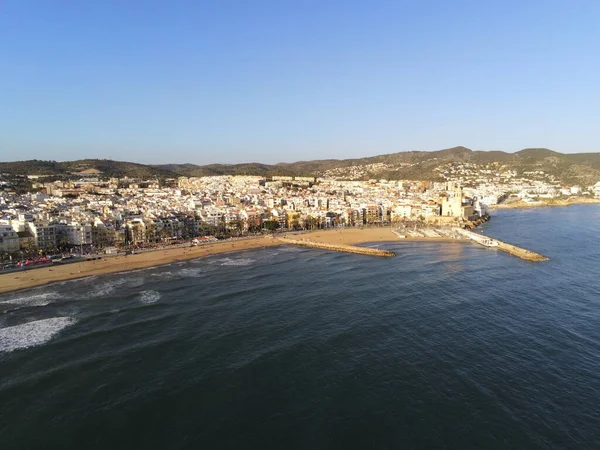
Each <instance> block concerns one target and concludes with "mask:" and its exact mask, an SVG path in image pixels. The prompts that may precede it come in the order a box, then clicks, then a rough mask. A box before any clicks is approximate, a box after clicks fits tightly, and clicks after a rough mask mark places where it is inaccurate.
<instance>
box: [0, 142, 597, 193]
mask: <svg viewBox="0 0 600 450" xmlns="http://www.w3.org/2000/svg"><path fill="white" fill-rule="evenodd" d="M459 163H463V164H464V163H470V164H475V165H489V164H493V163H498V164H500V165H504V166H506V167H507V168H509V169H513V170H516V171H517V172H518V173H519V174H522V173H523V172H530V171H540V170H541V171H544V172H546V173H549V174H552V175H554V176H555V177H557V178H558V179H560V180H562V181H564V182H566V183H580V184H591V183H595V182H597V181H598V180H600V153H574V154H564V153H558V152H555V151H552V150H549V149H546V148H527V149H523V150H521V151H518V152H516V153H507V152H502V151H473V150H470V149H468V148H466V147H453V148H449V149H445V150H437V151H430V152H426V151H409V152H399V153H391V154H385V155H378V156H371V157H366V158H355V159H343V160H336V159H324V160H315V161H297V162H294V163H278V164H271V165H270V164H262V163H244V164H210V165H205V166H199V165H195V164H163V165H145V164H137V163H131V162H124V161H111V160H106V159H84V160H78V161H66V162H57V161H40V160H30V161H17V162H5V163H0V173H8V174H12V175H50V176H58V177H66V176H75V174H77V173H80V172H87V173H89V174H92V173H95V174H97V176H100V177H125V176H127V177H132V178H143V179H148V178H159V179H165V178H173V177H178V176H187V177H199V176H211V175H260V176H272V175H298V176H323V175H330V176H338V177H340V178H353V179H368V178H373V177H376V178H389V179H422V180H435V179H437V178H438V177H439V171H436V168H439V167H443V166H445V165H451V164H459Z"/></svg>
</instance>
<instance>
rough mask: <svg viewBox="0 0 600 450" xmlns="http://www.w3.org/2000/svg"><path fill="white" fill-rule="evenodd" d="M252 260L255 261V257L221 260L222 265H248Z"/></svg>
mask: <svg viewBox="0 0 600 450" xmlns="http://www.w3.org/2000/svg"><path fill="white" fill-rule="evenodd" d="M253 262H256V260H255V259H252V258H240V259H231V258H225V259H223V260H221V265H222V266H249V265H250V264H252V263H253Z"/></svg>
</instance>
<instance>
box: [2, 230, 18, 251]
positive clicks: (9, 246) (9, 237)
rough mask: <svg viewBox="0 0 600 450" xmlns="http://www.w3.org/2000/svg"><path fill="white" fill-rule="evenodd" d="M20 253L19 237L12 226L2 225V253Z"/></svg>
mask: <svg viewBox="0 0 600 450" xmlns="http://www.w3.org/2000/svg"><path fill="white" fill-rule="evenodd" d="M16 251H19V235H18V234H17V232H16V231H15V230H14V229H13V227H12V226H10V225H2V224H0V252H7V253H12V252H16Z"/></svg>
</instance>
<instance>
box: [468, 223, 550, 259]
mask: <svg viewBox="0 0 600 450" xmlns="http://www.w3.org/2000/svg"><path fill="white" fill-rule="evenodd" d="M456 232H457V233H460V234H461V235H462V236H464V237H466V238H467V239H469V240H471V241H473V242H475V243H477V244H479V245H482V246H484V247H489V248H497V249H498V250H502V251H503V252H506V253H510V254H511V255H513V256H517V257H519V258H521V259H524V260H526V261H535V262H538V261H548V260H549V259H548V258H546V257H545V256H544V255H540V254H539V253H535V252H532V251H531V250H527V249H524V248H521V247H517V246H516V245H512V244H507V243H506V242H502V241H500V240H498V239H495V238H490V237H488V236H482V235H481V234H477V233H473V232H472V231H468V230H463V229H460V228H457V229H456Z"/></svg>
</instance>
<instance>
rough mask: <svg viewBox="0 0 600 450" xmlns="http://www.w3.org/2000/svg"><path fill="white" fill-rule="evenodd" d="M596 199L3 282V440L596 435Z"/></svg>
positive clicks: (352, 442) (599, 437) (174, 444)
mask: <svg viewBox="0 0 600 450" xmlns="http://www.w3.org/2000/svg"><path fill="white" fill-rule="evenodd" d="M599 224H600V205H579V206H570V207H559V208H533V209H522V210H501V211H497V212H493V215H492V219H491V220H490V221H489V222H488V223H486V224H485V225H483V226H482V227H481V228H480V231H481V232H483V233H484V234H485V235H487V236H492V237H497V238H499V239H502V240H505V241H507V242H510V243H513V244H516V245H520V246H522V247H525V248H528V249H530V250H533V251H536V252H539V253H541V254H543V255H545V256H547V257H549V258H550V260H549V261H547V262H542V263H532V262H527V261H523V260H521V259H519V258H516V257H514V256H511V255H508V254H506V253H503V252H501V251H498V250H496V249H488V248H484V247H480V246H477V245H475V244H470V243H458V242H457V243H434V242H400V241H395V242H389V243H383V244H381V243H379V244H365V245H367V246H373V247H375V246H377V247H379V248H384V249H389V250H392V251H394V252H396V253H397V256H396V257H395V258H377V257H372V256H365V255H355V254H345V253H335V252H329V251H324V250H318V249H304V248H295V247H288V246H281V247H271V248H266V249H258V250H252V251H243V252H239V253H231V254H227V255H215V256H211V257H206V258H202V259H197V260H191V261H186V262H180V263H175V264H170V265H167V266H161V267H156V268H151V269H147V270H137V271H131V272H126V273H117V274H112V275H107V276H99V277H91V278H87V279H80V280H75V281H68V282H61V283H55V284H51V285H48V286H45V287H41V288H35V289H31V290H27V291H20V292H15V293H11V294H6V295H2V296H0V448H1V449H2V450H12V449H61V450H70V449H72V450H81V449H261V450H262V449H286V450H292V449H311V450H315V449H344V450H349V449H360V450H364V449H461V450H462V449H599V448H600V227H599Z"/></svg>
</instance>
